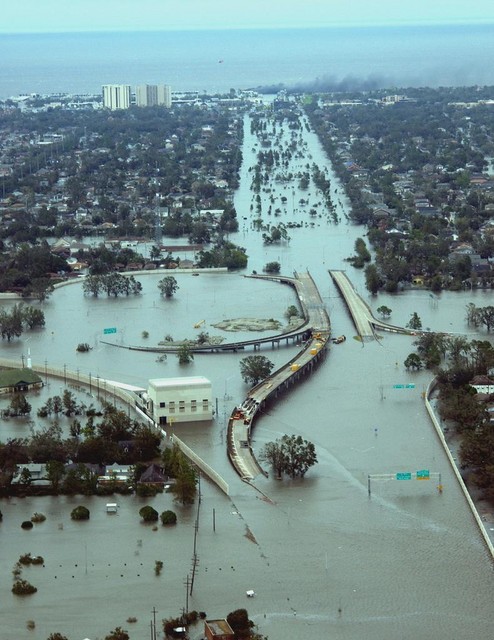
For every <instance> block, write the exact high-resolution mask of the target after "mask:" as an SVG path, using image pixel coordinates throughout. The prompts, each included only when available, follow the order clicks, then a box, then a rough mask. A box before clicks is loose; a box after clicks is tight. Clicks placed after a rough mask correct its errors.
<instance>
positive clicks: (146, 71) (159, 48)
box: [0, 24, 494, 98]
mask: <svg viewBox="0 0 494 640" xmlns="http://www.w3.org/2000/svg"><path fill="white" fill-rule="evenodd" d="M0 60H1V65H0V98H7V97H9V96H15V95H18V94H20V93H33V92H37V93H56V92H71V93H91V92H94V93H99V92H100V90H101V85H102V84H105V83H128V84H131V85H132V86H134V85H136V84H139V83H165V84H170V85H171V86H172V90H173V91H199V92H222V91H227V90H229V89H230V88H241V89H246V88H251V87H257V86H260V85H277V84H284V85H285V86H301V87H306V86H311V85H317V86H319V87H321V88H323V87H325V88H331V87H340V88H361V89H365V88H376V87H393V86H396V87H406V86H471V85H494V24H487V25H454V26H428V27H373V28H350V27H348V28H323V29H280V30H272V29H265V30H224V31H220V30H217V31H169V32H146V33H143V32H139V33H138V32H135V33H130V32H125V33H70V34H69V33H67V34H17V35H16V34H13V35H0Z"/></svg>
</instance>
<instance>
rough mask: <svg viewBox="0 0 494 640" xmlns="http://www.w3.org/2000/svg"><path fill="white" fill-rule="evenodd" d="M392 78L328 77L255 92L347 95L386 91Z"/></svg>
mask: <svg viewBox="0 0 494 640" xmlns="http://www.w3.org/2000/svg"><path fill="white" fill-rule="evenodd" d="M393 86H394V82H393V80H392V79H391V78H389V77H386V76H379V75H370V76H368V77H367V78H359V77H357V76H352V75H348V76H345V77H344V78H341V79H338V78H336V76H332V75H326V76H322V77H320V78H315V79H314V80H309V81H307V82H296V83H294V84H284V83H282V82H280V83H279V84H271V85H262V86H260V87H257V88H256V89H255V90H256V91H258V92H259V93H278V92H279V91H282V90H284V91H286V92H287V93H300V92H304V93H340V92H341V93H346V92H348V91H373V90H374V89H386V88H389V87H393Z"/></svg>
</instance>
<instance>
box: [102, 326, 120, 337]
mask: <svg viewBox="0 0 494 640" xmlns="http://www.w3.org/2000/svg"><path fill="white" fill-rule="evenodd" d="M103 333H104V334H105V335H107V334H108V333H117V327H108V329H103Z"/></svg>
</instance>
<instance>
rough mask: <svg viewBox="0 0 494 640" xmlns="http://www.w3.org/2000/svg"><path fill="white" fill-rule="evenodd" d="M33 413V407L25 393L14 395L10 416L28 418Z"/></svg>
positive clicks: (10, 406)
mask: <svg viewBox="0 0 494 640" xmlns="http://www.w3.org/2000/svg"><path fill="white" fill-rule="evenodd" d="M29 413H31V405H30V404H29V402H28V401H27V400H26V396H25V395H24V394H23V393H14V395H13V396H12V400H11V401H10V405H9V414H10V415H11V416H26V415H28V414H29Z"/></svg>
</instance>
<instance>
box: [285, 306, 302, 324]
mask: <svg viewBox="0 0 494 640" xmlns="http://www.w3.org/2000/svg"><path fill="white" fill-rule="evenodd" d="M298 315H299V314H298V309H297V307H296V306H295V305H294V304H291V305H290V306H289V307H288V308H287V310H286V311H285V317H286V319H287V320H288V322H290V320H291V319H292V318H298Z"/></svg>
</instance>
